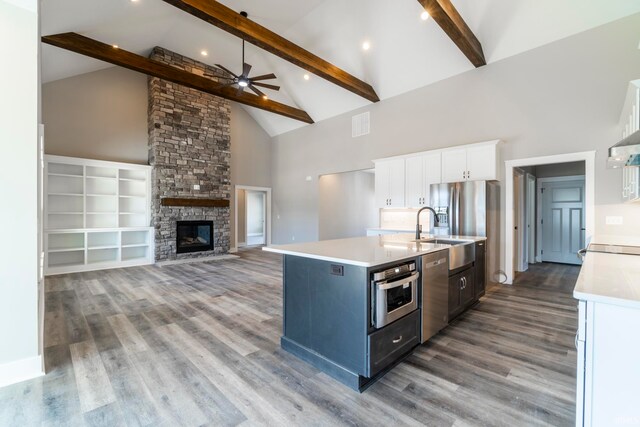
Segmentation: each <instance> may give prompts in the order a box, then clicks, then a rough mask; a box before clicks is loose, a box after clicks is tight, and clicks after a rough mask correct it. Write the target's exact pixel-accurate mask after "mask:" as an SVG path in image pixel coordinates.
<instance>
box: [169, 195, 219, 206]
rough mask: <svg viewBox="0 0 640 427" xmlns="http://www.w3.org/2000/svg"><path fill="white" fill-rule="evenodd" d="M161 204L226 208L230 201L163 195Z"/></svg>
mask: <svg viewBox="0 0 640 427" xmlns="http://www.w3.org/2000/svg"><path fill="white" fill-rule="evenodd" d="M161 204H162V206H189V207H197V208H228V207H229V206H230V205H231V203H230V202H229V200H225V199H188V198H185V199H181V198H173V197H164V198H162V200H161Z"/></svg>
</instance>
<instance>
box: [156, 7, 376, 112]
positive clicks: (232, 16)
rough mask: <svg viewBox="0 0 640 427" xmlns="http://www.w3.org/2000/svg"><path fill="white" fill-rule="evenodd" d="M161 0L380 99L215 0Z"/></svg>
mask: <svg viewBox="0 0 640 427" xmlns="http://www.w3.org/2000/svg"><path fill="white" fill-rule="evenodd" d="M164 1H165V2H166V3H169V4H171V5H173V6H175V7H177V8H179V9H182V10H183V11H185V12H187V13H189V14H191V15H193V16H195V17H197V18H200V19H202V20H203V21H206V22H208V23H210V24H212V25H214V26H216V27H218V28H220V29H222V30H224V31H226V32H228V33H230V34H233V35H235V36H237V37H240V38H242V39H244V40H246V41H247V42H249V43H251V44H254V45H256V46H258V47H259V48H261V49H264V50H266V51H267V52H270V53H272V54H274V55H276V56H278V57H280V58H282V59H284V60H285V61H289V62H291V63H292V64H295V65H297V66H299V67H301V68H304V69H305V70H307V71H310V72H312V73H313V74H315V75H317V76H319V77H322V78H323V79H325V80H328V81H330V82H331V83H334V84H336V85H338V86H340V87H342V88H344V89H346V90H348V91H350V92H353V93H355V94H356V95H359V96H361V97H363V98H366V99H368V100H369V101H371V102H378V101H380V98H378V95H377V94H376V92H375V91H374V90H373V87H371V85H369V84H368V83H365V82H363V81H362V80H360V79H358V78H356V77H354V76H352V75H351V74H349V73H347V72H346V71H344V70H342V69H340V68H338V67H336V66H335V65H333V64H331V63H329V62H327V61H325V60H324V59H322V58H320V57H318V56H316V55H314V54H313V53H311V52H309V51H308V50H305V49H303V48H302V47H300V46H298V45H296V44H294V43H292V42H290V41H289V40H287V39H285V38H284V37H281V36H279V35H278V34H276V33H274V32H273V31H271V30H269V29H267V28H265V27H263V26H262V25H260V24H257V23H255V22H253V21H251V20H250V19H248V18H245V17H244V16H242V15H240V14H239V13H238V12H236V11H234V10H233V9H230V8H228V7H226V6H225V5H223V4H221V3H219V2H217V1H215V0H164Z"/></svg>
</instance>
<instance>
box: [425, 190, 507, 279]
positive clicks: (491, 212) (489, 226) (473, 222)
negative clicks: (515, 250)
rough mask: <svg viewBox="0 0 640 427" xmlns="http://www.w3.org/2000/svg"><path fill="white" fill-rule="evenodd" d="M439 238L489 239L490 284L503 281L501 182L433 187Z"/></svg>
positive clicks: (488, 274) (488, 265) (435, 231)
mask: <svg viewBox="0 0 640 427" xmlns="http://www.w3.org/2000/svg"><path fill="white" fill-rule="evenodd" d="M431 207H433V208H434V209H435V210H436V212H437V213H438V222H439V227H436V228H435V230H434V233H435V234H441V235H453V236H483V237H486V238H487V246H486V247H487V269H486V270H487V281H488V282H490V283H497V282H498V281H499V280H500V276H501V272H500V185H499V183H498V182H497V181H466V182H455V183H450V184H431Z"/></svg>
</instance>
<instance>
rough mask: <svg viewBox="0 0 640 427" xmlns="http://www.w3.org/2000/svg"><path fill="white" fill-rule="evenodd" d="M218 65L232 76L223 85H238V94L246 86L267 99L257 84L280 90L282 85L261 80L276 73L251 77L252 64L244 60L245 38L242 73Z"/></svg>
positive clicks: (269, 78)
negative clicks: (238, 73)
mask: <svg viewBox="0 0 640 427" xmlns="http://www.w3.org/2000/svg"><path fill="white" fill-rule="evenodd" d="M240 15H242V16H244V17H245V18H246V17H247V16H248V15H247V12H240ZM216 67H218V68H220V69H221V70H222V71H224V72H225V73H227V74H228V75H229V76H231V77H227V78H228V79H229V80H230V82H229V83H226V84H224V85H223V86H235V85H237V86H238V94H240V93H241V92H242V91H244V89H245V88H247V87H248V88H249V89H251V90H252V91H253V93H255V94H256V95H258V96H260V97H262V98H264V99H267V98H268V97H267V95H266V94H264V93H263V92H262V91H261V90H260V89H258V88H257V87H256V86H260V87H263V88H266V89H271V90H280V86H276V85H271V84H267V83H261V82H260V80H271V79H275V78H276V75H275V74H273V73H270V74H263V75H261V76H256V77H249V72H250V71H251V64H247V63H246V62H244V39H242V74H240V75H237V74H235V73H233V72H232V71H230V70H229V69H228V68H225V67H223V66H222V65H220V64H216Z"/></svg>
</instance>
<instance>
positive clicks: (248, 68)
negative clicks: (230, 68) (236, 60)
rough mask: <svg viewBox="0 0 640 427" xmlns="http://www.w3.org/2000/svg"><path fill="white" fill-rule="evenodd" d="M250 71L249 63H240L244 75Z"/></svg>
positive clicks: (246, 75)
mask: <svg viewBox="0 0 640 427" xmlns="http://www.w3.org/2000/svg"><path fill="white" fill-rule="evenodd" d="M250 71H251V64H247V63H246V62H245V63H244V64H243V65H242V75H243V76H245V77H248V76H249V72H250Z"/></svg>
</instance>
